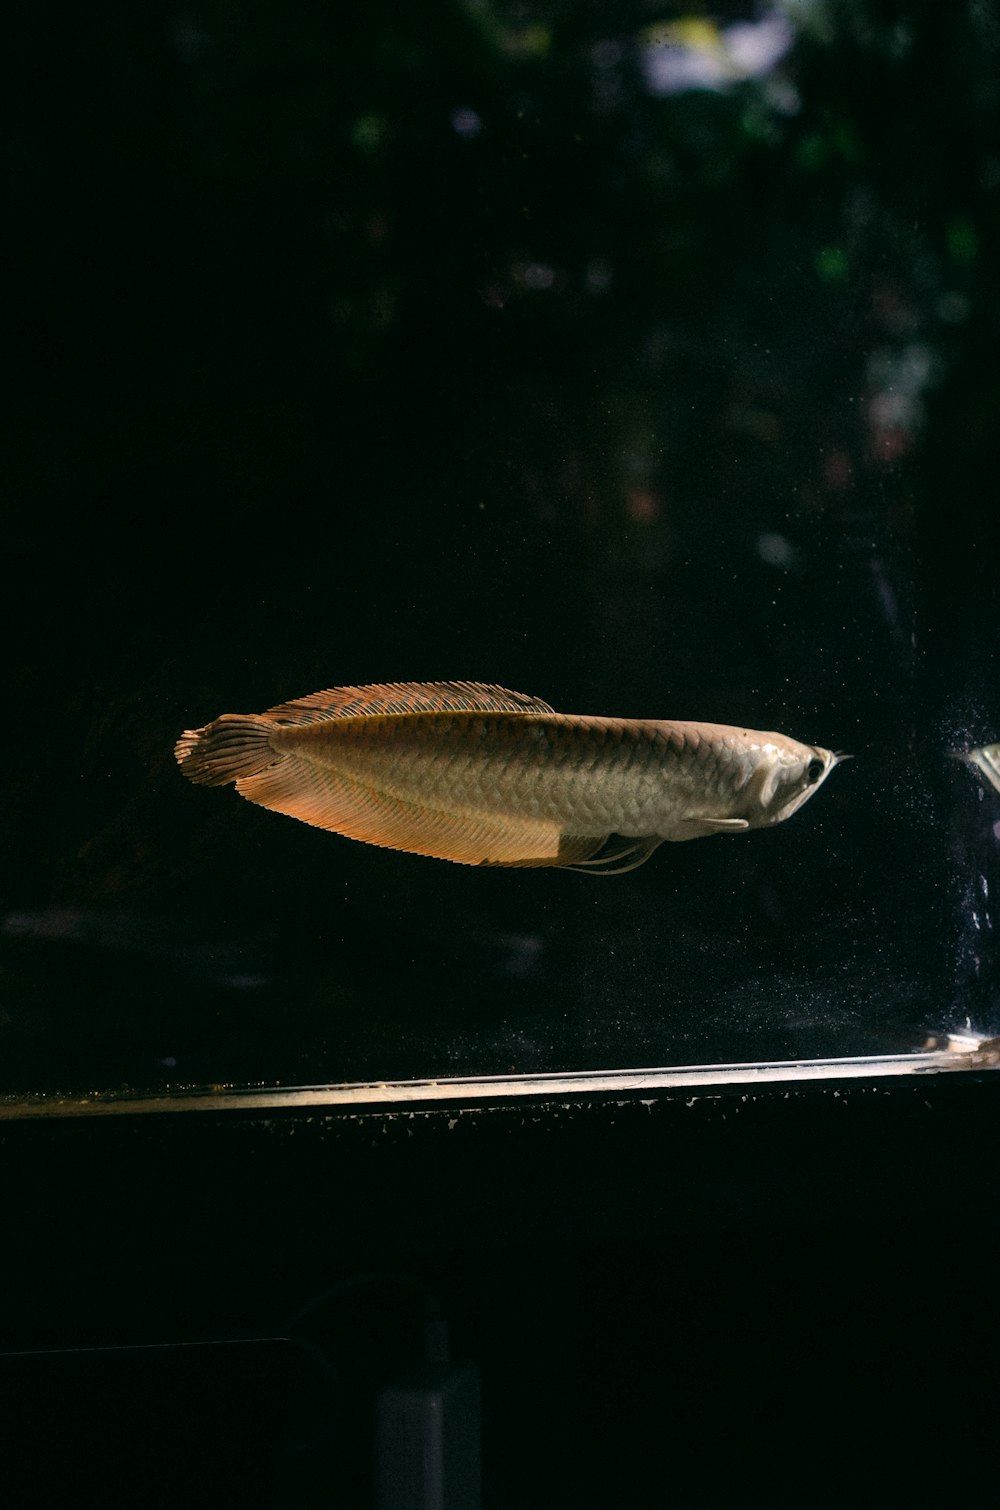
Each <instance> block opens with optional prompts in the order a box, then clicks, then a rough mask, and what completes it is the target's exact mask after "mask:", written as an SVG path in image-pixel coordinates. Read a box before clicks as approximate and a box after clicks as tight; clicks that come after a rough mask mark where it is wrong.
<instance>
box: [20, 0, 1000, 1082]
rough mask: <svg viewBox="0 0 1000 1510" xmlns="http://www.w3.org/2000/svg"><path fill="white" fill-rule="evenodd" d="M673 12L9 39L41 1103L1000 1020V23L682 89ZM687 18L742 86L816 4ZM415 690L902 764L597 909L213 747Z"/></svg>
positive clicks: (24, 1055) (866, 775) (842, 34)
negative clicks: (203, 773) (288, 715)
mask: <svg viewBox="0 0 1000 1510" xmlns="http://www.w3.org/2000/svg"><path fill="white" fill-rule="evenodd" d="M679 14H680V12H679V11H678V10H677V9H676V8H672V7H671V6H669V5H665V6H653V5H647V4H645V3H642V4H634V3H633V4H628V3H625V4H615V5H605V4H600V3H596V4H571V3H556V0H553V3H548V4H546V3H540V4H538V5H534V6H522V5H516V4H493V3H478V4H473V3H471V0H470V3H469V4H462V3H459V0H449V3H444V0H434V3H428V4H422V5H420V6H414V7H405V6H399V5H395V4H389V3H379V0H373V3H370V4H366V5H363V6H362V5H357V6H352V5H320V4H304V3H293V4H288V3H285V0H281V3H277V0H274V3H267V0H260V3H254V4H242V5H241V4H226V3H221V0H220V3H207V0H205V3H192V4H188V5H186V6H183V7H181V6H175V5H165V4H148V5H142V6H134V5H110V6H105V7H99V8H98V9H97V11H96V12H93V11H91V10H83V9H76V10H73V11H64V10H63V9H62V8H58V7H54V6H46V5H45V4H44V3H32V4H31V5H27V4H22V5H17V6H15V7H14V8H13V9H12V11H11V12H10V19H9V23H8V24H9V26H10V45H9V47H8V49H7V63H8V65H9V68H10V71H11V78H10V81H9V83H8V86H7V88H6V91H5V92H6V94H7V97H8V100H9V103H10V105H11V111H10V115H9V117H8V125H7V127H6V128H5V133H6V134H5V138H4V140H5V157H6V168H7V188H6V190H5V200H6V208H7V212H8V213H7V216H6V218H7V222H8V225H9V226H12V227H13V231H14V235H13V238H12V239H13V252H14V263H13V266H12V269H11V271H10V273H9V275H8V277H9V281H8V283H7V298H6V305H7V311H8V317H9V321H10V327H11V328H10V332H9V335H8V337H7V339H6V340H5V351H6V356H7V360H6V369H7V373H8V376H9V378H10V393H9V398H8V400H7V414H8V421H9V424H8V440H7V442H6V444H5V448H4V453H5V454H4V465H5V469H6V473H7V476H6V480H5V482H4V496H5V499H6V501H7V507H6V510H5V527H4V543H5V549H4V552H3V570H4V583H5V585H4V597H5V600H6V603H7V605H8V607H9V610H10V629H9V631H8V635H7V637H6V639H7V643H6V649H7V655H6V657H5V660H6V663H7V666H8V695H9V698H10V716H9V719H8V723H7V727H8V738H7V740H6V741H5V761H6V769H7V778H6V798H7V800H6V801H5V803H4V811H3V819H2V821H3V824H4V832H3V836H2V843H3V855H4V860H5V863H4V866H3V873H2V878H0V885H2V892H3V895H2V899H0V916H2V918H3V923H2V925H0V926H2V933H3V937H2V944H3V975H2V977H0V980H2V984H3V1004H2V1009H0V1075H2V1084H3V1087H4V1089H6V1090H7V1091H9V1092H24V1091H32V1090H47V1089H52V1090H60V1091H67V1090H68V1091H79V1090H92V1089H107V1088H110V1089H119V1088H121V1087H123V1086H133V1087H136V1088H140V1089H141V1088H145V1087H152V1086H164V1085H192V1084H205V1083H208V1084H215V1083H233V1082H237V1083H238V1082H254V1083H256V1082H261V1081H281V1082H284V1083H302V1082H307V1083H308V1082H316V1081H331V1080H332V1081H337V1080H342V1079H364V1078H391V1077H396V1076H402V1077H407V1076H438V1075H441V1074H464V1073H479V1072H484V1073H507V1072H509V1071H515V1072H518V1071H533V1070H539V1069H574V1068H584V1067H586V1068H596V1067H611V1066H618V1065H644V1064H669V1063H691V1062H705V1061H711V1060H716V1059H721V1060H728V1059H755V1058H762V1057H769V1056H778V1057H784V1056H798V1055H825V1054H831V1053H855V1052H878V1051H882V1050H897V1049H908V1048H914V1047H917V1046H919V1044H920V1043H921V1042H922V1041H923V1040H924V1038H925V1036H926V1034H927V1033H928V1032H929V1031H936V1030H937V1029H939V1028H941V1027H943V1026H946V1025H954V1024H956V1023H962V1022H964V1020H965V1019H966V1017H969V1018H970V1019H971V1020H972V1021H973V1025H974V1026H976V1027H979V1028H982V1029H984V1030H986V1031H990V1030H991V1029H992V1028H993V1027H996V1026H997V1023H998V1019H997V1016H996V1007H995V1000H996V992H995V986H994V984H993V980H992V960H991V956H990V949H989V943H988V930H989V925H990V923H991V921H992V919H991V916H990V911H989V909H990V898H989V895H988V893H989V889H990V883H991V882H994V883H997V884H1000V876H998V875H997V874H996V863H995V859H994V849H995V840H994V837H993V833H992V823H993V822H994V821H995V819H996V817H997V816H1000V811H998V799H997V798H996V796H995V794H993V793H992V792H987V793H986V794H985V795H983V794H982V792H981V789H980V785H979V783H978V781H977V779H975V778H974V777H973V776H972V775H971V774H970V772H969V771H967V770H965V769H963V768H962V767H960V766H958V765H956V764H954V763H951V762H949V761H948V760H947V759H946V758H945V752H946V751H948V750H949V749H951V748H954V747H956V746H957V747H967V746H968V745H969V744H975V743H978V742H981V741H983V740H986V739H991V738H995V737H996V736H997V734H998V733H1000V713H998V710H997V691H996V688H997V629H996V619H997V615H996V603H995V592H994V580H995V575H996V573H995V563H996V559H997V546H998V543H1000V541H998V531H997V526H996V522H995V510H994V506H993V499H994V494H995V489H996V476H997V470H998V468H997V461H998V457H997V449H998V443H997V435H998V430H997V426H996V423H995V415H996V412H997V400H998V397H1000V392H998V387H1000V380H998V377H997V363H996V336H997V325H998V288H1000V282H998V278H997V213H996V212H997V200H998V194H1000V151H998V147H997V142H998V140H1000V132H998V125H1000V121H998V114H1000V96H998V74H997V65H998V59H1000V51H998V49H1000V29H998V20H997V13H996V9H995V7H994V6H992V5H990V4H984V3H975V4H964V3H963V4H954V5H949V6H947V7H941V6H939V5H935V4H930V3H928V4H924V5H921V4H907V5H899V4H892V3H888V0H857V3H850V0H840V3H838V0H830V3H827V4H817V5H815V6H812V7H805V8H801V9H800V11H797V12H795V15H796V16H798V17H799V21H798V22H796V23H795V24H794V25H793V24H792V23H791V22H786V23H785V24H786V26H787V27H788V35H787V39H786V40H787V44H788V45H787V50H786V51H785V53H784V55H783V56H782V57H781V58H780V59H779V60H778V61H776V62H774V63H773V64H772V65H770V66H767V67H765V66H764V65H761V67H760V68H759V69H758V71H757V75H756V76H748V77H742V78H740V77H737V78H736V79H735V80H734V82H732V84H731V85H729V86H728V87H726V88H693V89H688V90H684V91H681V92H674V93H670V92H666V93H665V92H663V88H664V85H663V78H662V74H657V73H656V67H657V56H658V53H659V54H664V53H665V52H666V51H667V49H668V44H669V43H671V42H672V43H673V44H675V45H674V46H673V51H672V52H671V53H670V56H672V57H681V58H682V59H683V57H689V56H690V55H691V49H690V47H689V48H688V52H687V53H685V52H684V49H683V48H681V47H679V46H678V45H676V44H677V43H678V42H679V40H683V39H684V38H687V39H688V41H689V42H690V41H691V39H692V38H693V37H695V38H696V33H695V32H692V31H691V29H690V27H689V28H688V30H687V31H684V30H683V29H682V31H681V32H677V33H673V34H671V33H662V32H661V33H660V40H659V42H658V44H657V46H656V47H655V48H653V47H652V46H651V36H650V33H649V32H648V31H647V30H646V28H648V27H650V26H651V25H652V24H653V23H656V22H661V23H662V22H670V21H671V19H672V18H676V17H677V15H679ZM691 14H695V15H697V16H700V17H701V19H702V23H703V28H702V33H701V38H702V43H703V44H704V45H703V49H702V50H703V53H704V51H705V48H706V47H707V49H708V55H709V57H711V55H712V51H711V50H712V47H716V48H717V47H718V45H719V42H720V35H721V36H722V39H723V40H725V36H726V35H727V34H725V33H721V34H720V32H719V29H718V28H719V27H723V28H725V27H727V26H730V25H732V24H734V23H738V22H741V21H742V22H754V21H756V22H762V21H763V22H764V23H767V19H768V17H770V23H769V24H770V25H771V26H772V27H773V25H774V24H775V16H778V17H779V20H778V24H779V25H780V24H781V22H780V15H779V13H778V12H775V13H774V14H773V15H772V13H770V12H766V11H764V10H757V9H755V8H754V7H753V6H751V5H735V4H734V5H719V6H715V7H712V8H710V9H709V10H705V9H704V8H701V7H697V6H692V10H691ZM781 14H783V13H781ZM706 27H709V28H711V27H714V28H715V30H714V31H712V30H711V29H709V30H706V29H705V28H706ZM758 35H759V34H758ZM706 38H707V42H706V40H705V39H706ZM779 50H780V49H779ZM658 78H659V79H660V83H659V84H657V79H658ZM422 677H427V678H438V677H444V678H470V679H477V680H485V681H495V682H500V683H502V684H506V685H509V686H512V687H515V688H517V689H520V690H523V691H526V692H529V693H533V694H537V695H539V696H542V697H544V698H546V699H547V700H549V701H550V702H551V703H552V704H553V705H554V706H555V707H556V708H558V709H560V710H563V711H578V712H593V713H606V714H617V715H636V716H654V717H655V716H662V717H693V718H702V719H709V720H713V719H714V720H718V721H722V722H745V723H747V724H748V725H750V726H752V727H759V728H778V729H781V730H783V731H785V732H787V733H789V734H792V735H794V736H796V737H799V738H802V739H806V740H809V741H815V742H818V743H822V744H824V745H828V746H830V747H832V748H836V749H847V750H849V751H852V752H853V753H854V754H855V755H856V756H857V759H856V761H855V762H854V763H852V764H851V765H849V766H846V767H844V769H843V770H841V771H838V772H837V773H836V775H835V776H834V778H833V779H832V780H831V781H830V783H829V784H828V785H827V786H826V787H825V788H824V790H823V792H822V794H821V795H820V796H819V797H818V798H817V800H816V801H815V802H813V803H811V804H809V805H808V806H807V807H806V808H805V809H804V810H803V811H802V813H800V814H799V815H797V816H796V818H795V819H794V821H793V822H792V823H789V824H787V825H785V826H782V827H781V828H779V829H777V830H774V831H772V832H769V833H763V834H759V835H753V836H751V837H750V839H749V840H748V841H747V842H745V843H739V842H737V841H732V842H723V841H718V842H714V843H712V844H702V843H696V844H691V845H683V846H670V847H669V848H668V849H666V850H663V851H661V852H660V853H658V854H657V855H656V857H655V858H654V860H653V861H652V862H651V863H650V864H649V865H648V866H647V867H645V868H644V869H643V870H641V871H639V872H637V873H636V874H634V875H631V876H628V877H624V878H620V879H615V880H608V881H598V880H596V879H592V878H588V877H581V876H567V875H561V874H553V873H545V872H542V873H539V874H523V873H517V872H513V873H498V874H479V873H477V872H474V871H471V870H466V869H464V868H459V867H450V866H448V865H445V864H441V863H437V862H431V861H429V860H422V859H418V858H414V857H410V856H405V855H396V854H390V853H384V852H380V851H376V850H372V849H368V848H366V847H364V846H360V845H356V844H352V843H349V842H348V841H341V840H339V839H337V838H333V837H331V836H330V835H327V834H324V833H320V832H316V831H311V830H309V829H307V828H306V827H304V826H302V825H296V824H294V823H293V822H291V821H289V820H284V819H281V818H278V817H276V816H275V815H273V814H270V813H266V812H263V811H260V810H257V809H254V808H252V807H251V806H249V805H248V804H244V803H241V802H240V801H239V800H238V799H237V798H236V797H235V796H234V795H233V794H232V793H231V792H205V791H200V790H195V789H193V788H191V787H190V786H189V785H188V784H187V783H185V782H184V781H183V780H182V779H181V778H180V775H179V773H178V771H177V769H176V766H175V764H174V761H173V757H172V753H171V750H172V745H173V742H174V740H175V738H176V736H177V734H178V732H179V731H180V730H181V729H182V728H184V727H193V726H197V725H199V724H202V723H204V722H206V721H208V720H209V719H210V718H212V717H214V716H215V715H217V714H218V713H221V712H223V711H255V710H260V709H263V708H266V707H267V706H269V705H270V704H273V703H274V702H276V701H279V700H282V699H285V698H288V697H292V696H296V695H301V694H304V693H307V692H310V691H313V690H316V689H317V688H320V687H323V686H329V685H337V684H339V683H349V682H350V683H358V682H365V681H378V680H401V679H407V678H411V679H418V678H422ZM984 888H985V890H986V893H987V895H985V896H984ZM995 889H996V885H994V886H993V890H994V891H995ZM984 940H985V942H984Z"/></svg>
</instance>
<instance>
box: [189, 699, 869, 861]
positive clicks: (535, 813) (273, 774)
mask: <svg viewBox="0 0 1000 1510" xmlns="http://www.w3.org/2000/svg"><path fill="white" fill-rule="evenodd" d="M175 754H176V756H177V759H178V761H179V762H180V767H181V770H182V771H183V772H184V774H185V775H186V776H189V777H190V778H191V780H192V781H196V782H200V783H202V784H203V785H206V786H223V785H225V784H226V783H227V782H230V781H234V782H235V783H236V790H237V791H238V792H239V793H240V795H241V796H242V797H246V798H248V799H249V800H250V801H251V802H257V803H259V804H260V805H261V806H262V807H270V808H274V809H275V811H277V812H279V813H288V814H289V815H290V816H291V817H293V818H300V819H301V820H302V821H303V823H312V824H315V825H316V826H317V827H318V828H328V829H332V830H333V831H334V832H335V833H338V834H346V835H347V836H348V838H351V839H363V840H364V841H365V842H366V843H368V844H380V845H384V846H385V847H387V848H389V849H403V850H409V851H410V852H411V853H413V854H418V855H437V856H438V857H439V858H440V859H442V860H456V861H458V862H459V863H460V864H463V865H533V866H541V865H559V866H567V867H571V868H582V869H586V870H589V871H590V872H591V873H595V872H596V873H603V874H611V873H615V872H616V871H618V870H631V869H633V868H634V867H635V866H637V865H641V864H642V863H643V861H644V860H647V859H648V858H649V856H650V855H651V854H652V853H653V850H654V849H656V847H657V845H659V844H660V843H661V842H662V841H663V840H664V839H672V840H677V839H696V838H698V837H699V836H700V835H703V834H728V833H739V832H741V831H742V830H745V829H751V828H765V827H768V826H769V825H771V824H774V823H780V822H782V820H783V819H785V818H788V817H790V816H791V814H792V813H794V812H795V810H796V809H797V808H799V807H801V806H802V804H803V802H805V801H807V800H808V798H810V797H811V796H812V795H813V793H814V792H815V791H817V789H818V788H819V787H820V786H821V785H822V783H823V781H824V780H825V779H826V777H827V776H828V775H829V774H830V771H831V770H832V769H833V767H834V766H835V765H836V764H837V762H838V760H842V759H845V758H846V757H844V756H841V755H835V754H833V753H832V752H831V751H830V750H823V749H820V748H819V747H818V746H816V745H805V744H799V743H798V741H797V740H794V739H788V738H787V737H786V736H785V735H784V734H758V733H756V732H754V730H752V729H742V728H739V727H738V726H737V727H735V728H729V727H727V726H726V725H724V724H702V723H678V722H674V721H666V720H652V719H650V720H645V719H637V718H589V717H582V716H577V715H576V714H570V713H555V712H553V710H552V709H551V708H550V707H549V706H548V704H547V703H543V702H541V701H540V700H539V699H538V698H534V697H525V696H523V695H522V694H521V693H519V692H508V691H506V690H505V689H504V688H503V687H488V686H481V685H479V684H477V683H475V682H392V683H387V684H385V685H381V686H372V687H334V688H331V689H330V690H329V691H326V692H316V693H314V694H313V695H312V696H311V697H302V698H298V699H296V700H295V701H294V702H289V703H279V705H278V706H277V707H275V708H269V709H268V711H267V712H266V713H262V714H259V715H257V714H243V713H224V714H223V715H222V717H221V718H216V719H214V720H213V722H212V723H210V724H206V725H205V727H204V728H203V729H193V730H188V731H187V732H186V733H184V734H182V735H181V737H180V739H179V740H178V741H177V745H176V748H175ZM612 835H620V836H621V838H620V840H616V842H615V844H614V845H613V846H610V848H609V849H608V850H606V849H605V846H606V845H607V844H608V841H609V839H610V838H611V836H612ZM623 862H628V863H623Z"/></svg>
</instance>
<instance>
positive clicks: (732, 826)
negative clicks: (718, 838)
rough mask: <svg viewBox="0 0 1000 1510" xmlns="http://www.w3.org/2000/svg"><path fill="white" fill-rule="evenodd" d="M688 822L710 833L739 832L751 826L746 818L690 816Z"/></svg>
mask: <svg viewBox="0 0 1000 1510" xmlns="http://www.w3.org/2000/svg"><path fill="white" fill-rule="evenodd" d="M687 822H688V823H690V824H693V825H694V824H696V825H697V826H698V828H700V829H701V830H702V832H703V833H708V834H739V833H742V832H743V830H744V829H746V828H749V827H750V825H749V823H748V822H747V820H746V819H745V818H688V819H687Z"/></svg>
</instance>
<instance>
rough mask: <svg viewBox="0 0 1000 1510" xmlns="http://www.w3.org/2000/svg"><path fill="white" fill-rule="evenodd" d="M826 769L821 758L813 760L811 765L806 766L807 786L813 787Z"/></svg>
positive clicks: (817, 757)
mask: <svg viewBox="0 0 1000 1510" xmlns="http://www.w3.org/2000/svg"><path fill="white" fill-rule="evenodd" d="M825 769H826V767H825V765H824V763H823V761H822V760H820V758H819V756H816V757H815V758H814V759H813V760H810V762H809V764H808V765H807V766H806V784H807V785H808V786H813V785H814V784H815V783H816V782H817V781H818V780H819V778H820V777H821V776H822V774H823V772H824V770H825Z"/></svg>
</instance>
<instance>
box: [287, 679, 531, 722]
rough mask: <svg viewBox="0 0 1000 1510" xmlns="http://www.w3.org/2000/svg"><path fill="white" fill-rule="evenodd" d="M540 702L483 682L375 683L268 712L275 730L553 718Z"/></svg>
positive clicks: (299, 699)
mask: <svg viewBox="0 0 1000 1510" xmlns="http://www.w3.org/2000/svg"><path fill="white" fill-rule="evenodd" d="M553 711H554V710H553V709H552V708H550V707H549V705H548V703H543V702H542V700H541V698H538V697H527V696H526V695H525V694H524V693H523V692H511V691H509V690H508V688H506V687H491V686H486V685H484V684H483V683H482V682H376V683H374V684H373V685H371V686H368V687H328V688H327V689H326V691H325V692H313V693H311V694H310V696H308V697H296V698H293V699H292V701H291V702H287V703H278V704H277V706H276V707H274V708H268V710H267V712H266V714H265V715H264V717H265V718H272V719H274V721H275V723H280V724H311V723H316V722H317V721H320V720H323V719H327V718H363V717H372V716H373V715H376V714H383V715H384V714H387V713H552V712H553Z"/></svg>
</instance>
